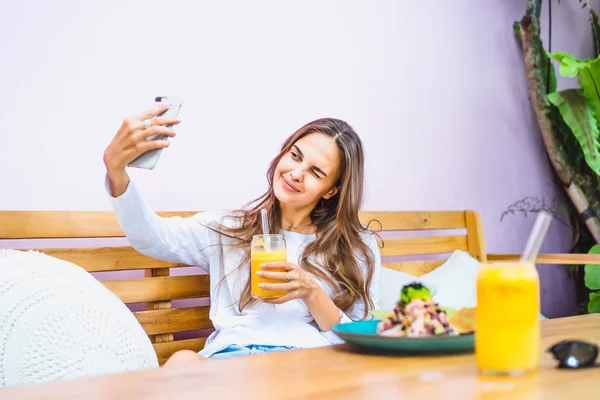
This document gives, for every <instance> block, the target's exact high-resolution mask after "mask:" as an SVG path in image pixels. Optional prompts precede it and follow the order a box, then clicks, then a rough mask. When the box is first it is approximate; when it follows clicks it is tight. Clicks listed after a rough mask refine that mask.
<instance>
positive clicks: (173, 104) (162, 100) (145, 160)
mask: <svg viewBox="0 0 600 400" xmlns="http://www.w3.org/2000/svg"><path fill="white" fill-rule="evenodd" d="M163 104H169V105H170V107H169V108H168V109H167V110H166V111H165V112H163V113H161V114H159V115H157V117H177V116H178V115H179V110H180V109H181V106H182V105H183V102H182V101H181V100H180V99H178V98H176V97H163V96H158V97H156V98H155V99H154V104H153V105H152V108H154V107H156V106H160V105H163ZM166 126H167V127H168V128H170V127H172V126H173V125H166ZM166 138H167V136H165V135H153V136H150V137H149V138H148V139H147V140H163V139H166ZM162 150H163V149H154V150H149V151H147V152H145V153H143V154H141V155H140V156H139V157H137V158H136V159H135V160H133V161H132V162H130V163H129V164H128V166H129V167H135V168H144V169H154V167H156V164H157V163H158V159H159V158H160V154H161V152H162Z"/></svg>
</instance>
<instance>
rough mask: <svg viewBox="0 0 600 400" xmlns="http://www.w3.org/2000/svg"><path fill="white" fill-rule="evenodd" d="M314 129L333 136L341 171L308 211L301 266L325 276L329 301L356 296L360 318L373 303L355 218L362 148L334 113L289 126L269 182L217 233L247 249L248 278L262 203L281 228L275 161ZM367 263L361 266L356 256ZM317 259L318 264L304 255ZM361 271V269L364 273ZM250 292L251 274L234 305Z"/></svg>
mask: <svg viewBox="0 0 600 400" xmlns="http://www.w3.org/2000/svg"><path fill="white" fill-rule="evenodd" d="M315 132H319V133H322V134H325V135H327V136H330V137H332V138H333V139H334V140H335V143H336V144H337V146H338V149H339V152H340V159H341V162H340V177H339V180H338V182H337V183H336V186H339V187H340V190H339V191H338V193H337V194H336V195H334V196H333V197H331V198H330V199H328V200H324V199H321V200H320V201H319V203H318V204H317V205H316V206H315V208H314V209H313V211H312V213H311V220H312V223H313V225H314V226H315V227H316V240H314V241H313V242H312V243H310V244H308V245H307V246H306V248H305V249H304V252H303V254H302V255H301V257H300V264H299V265H300V267H301V268H303V269H304V270H306V271H307V272H309V273H311V274H313V275H314V276H315V277H317V278H318V279H320V280H322V281H324V282H326V283H327V284H328V285H329V286H330V287H331V288H332V289H333V291H334V293H335V295H334V296H333V297H332V300H333V302H334V303H335V305H336V306H337V307H339V308H340V309H341V310H343V311H347V310H348V309H350V308H351V307H352V306H353V305H354V304H355V303H356V302H357V301H359V300H360V301H362V302H363V303H364V304H365V313H364V315H363V318H366V317H367V315H368V309H369V308H371V307H373V302H372V300H371V297H370V296H369V286H370V284H371V279H372V276H373V268H374V261H373V254H372V252H371V250H370V249H369V247H368V246H367V245H366V244H365V242H364V241H363V239H362V237H361V234H362V233H365V232H367V229H366V228H365V227H363V226H362V225H361V223H360V221H359V219H358V212H359V209H360V206H361V205H362V200H363V180H364V151H363V145H362V142H361V140H360V138H359V137H358V135H357V134H356V132H354V130H353V129H352V127H350V125H348V124H347V123H346V122H344V121H341V120H339V119H333V118H323V119H318V120H316V121H313V122H309V123H308V124H306V125H304V126H303V127H301V128H300V129H298V130H297V131H296V132H294V133H293V134H292V135H291V136H290V137H289V138H288V139H287V140H286V141H285V143H284V144H283V146H282V147H281V152H280V153H279V155H277V157H275V158H274V159H273V161H271V164H270V166H269V169H268V171H267V181H268V183H269V188H268V190H267V192H266V193H265V194H263V195H262V196H261V197H259V198H258V199H255V200H253V201H251V202H250V203H248V204H246V205H245V206H244V208H243V209H242V210H238V211H236V212H235V213H234V214H233V215H234V218H238V219H239V223H238V224H235V226H234V227H230V226H229V227H225V226H222V225H221V226H220V228H219V233H221V234H224V235H226V236H228V237H231V238H235V239H237V240H236V242H235V244H233V246H235V247H238V248H242V249H245V250H246V253H245V255H244V257H243V258H242V262H241V265H240V266H239V268H248V277H249V278H250V268H249V262H250V243H251V241H252V236H253V235H259V234H261V233H262V226H261V211H260V210H261V209H262V208H266V209H267V213H268V216H269V231H270V232H281V230H282V225H281V209H280V206H279V201H278V200H277V198H276V197H275V194H274V192H273V179H274V175H275V169H276V167H277V164H278V163H279V161H280V160H281V158H282V157H283V156H285V155H286V154H287V153H288V152H289V151H290V149H291V148H292V145H294V143H296V142H297V141H298V140H299V139H301V138H302V137H304V136H307V135H310V134H311V133H315ZM361 255H362V257H361V258H362V259H361V261H363V262H364V263H365V265H366V266H367V268H366V271H362V270H361V268H360V266H359V262H358V260H357V257H359V256H361ZM311 259H312V260H319V261H320V262H321V263H322V265H321V267H317V266H315V265H313V264H311V262H310V261H309V260H311ZM365 272H366V275H365ZM255 301H256V300H255V299H253V298H252V295H251V288H250V279H248V282H247V284H246V286H245V287H244V289H243V290H242V294H241V298H240V304H239V309H240V311H241V310H243V309H244V308H245V307H247V306H248V305H251V304H253V303H255Z"/></svg>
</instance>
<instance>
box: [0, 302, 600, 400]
mask: <svg viewBox="0 0 600 400" xmlns="http://www.w3.org/2000/svg"><path fill="white" fill-rule="evenodd" d="M567 338H577V339H584V340H588V341H592V342H599V341H600V314H592V315H584V316H577V317H568V318H560V319H553V320H548V321H542V343H543V346H544V349H545V348H547V347H548V346H549V345H550V344H552V343H554V342H557V341H559V340H562V339H567ZM567 396H568V397H567ZM599 397H600V367H598V366H597V367H593V368H588V369H583V370H576V371H571V370H559V369H557V368H555V361H554V360H553V359H552V357H551V355H550V354H547V353H545V354H544V356H543V359H542V368H541V370H540V371H539V372H538V373H536V374H533V375H530V376H525V377H518V378H510V377H483V376H479V375H478V374H477V371H476V367H475V359H474V356H473V354H467V355H452V356H443V357H440V356H422V357H403V356H381V355H377V356H376V355H365V354H358V353H355V352H352V351H350V349H349V346H347V345H342V346H332V347H324V348H317V349H310V350H301V351H291V352H284V353H271V354H264V355H257V356H249V357H238V358H234V359H228V360H201V361H198V362H192V363H189V364H184V365H177V366H174V367H171V368H161V369H155V370H150V371H141V372H134V373H127V374H122V375H112V376H104V377H96V378H86V379H78V380H74V381H70V382H67V381H65V382H55V383H49V384H40V385H34V386H29V387H21V388H6V389H3V390H0V399H11V400H13V399H19V400H28V399H73V400H74V399H84V400H96V399H146V400H149V399H169V400H175V399H193V400H198V399H211V400H212V399H215V400H217V399H355V398H356V399H388V398H389V399H419V400H426V399H444V398H450V399H455V398H456V399H540V400H542V399H543V400H547V399H563V398H571V399H595V398H599Z"/></svg>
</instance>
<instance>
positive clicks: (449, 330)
mask: <svg viewBox="0 0 600 400" xmlns="http://www.w3.org/2000/svg"><path fill="white" fill-rule="evenodd" d="M386 314H387V315H386V316H384V318H383V319H382V320H381V321H380V322H379V324H378V325H377V334H378V335H380V336H391V337H424V336H458V335H459V334H460V333H461V332H460V331H459V330H458V329H457V328H455V327H454V326H452V325H451V324H450V322H449V317H448V312H447V310H445V309H442V308H441V307H440V306H439V305H438V304H437V303H436V302H434V301H433V300H432V299H431V291H430V290H429V289H428V288H426V287H425V286H423V285H422V284H420V283H416V282H414V283H411V284H409V285H406V286H404V287H403V288H402V290H401V291H400V300H399V301H398V303H397V304H396V306H395V307H394V310H393V311H391V312H389V313H386ZM382 316H383V315H382Z"/></svg>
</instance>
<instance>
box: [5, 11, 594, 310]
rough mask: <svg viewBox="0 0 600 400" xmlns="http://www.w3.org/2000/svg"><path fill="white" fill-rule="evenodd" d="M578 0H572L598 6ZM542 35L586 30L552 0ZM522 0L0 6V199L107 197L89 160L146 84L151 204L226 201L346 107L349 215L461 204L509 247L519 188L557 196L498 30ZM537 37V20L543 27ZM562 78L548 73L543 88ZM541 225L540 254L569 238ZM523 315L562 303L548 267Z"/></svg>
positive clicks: (260, 180)
mask: <svg viewBox="0 0 600 400" xmlns="http://www.w3.org/2000/svg"><path fill="white" fill-rule="evenodd" d="M598 3H599V2H598V0H596V1H594V2H592V4H594V6H595V7H597V6H598ZM553 6H554V10H553V11H554V21H553V22H554V28H553V33H552V36H553V47H554V49H561V50H566V51H571V52H574V53H576V54H578V55H580V56H588V55H591V53H592V42H591V36H590V32H589V28H588V25H587V22H586V19H587V16H586V14H585V13H583V12H581V10H580V6H579V5H578V3H577V2H575V1H571V2H567V1H563V2H562V3H561V4H560V5H559V4H557V1H556V0H553ZM524 10H525V1H524V0H521V1H516V0H509V1H494V2H492V1H476V0H470V1H461V2H425V3H424V2H412V3H410V2H399V1H396V0H387V1H378V2H367V1H326V2H323V1H305V2H302V4H301V5H300V3H297V4H296V5H290V4H289V3H282V2H278V1H275V0H271V1H253V2H245V1H237V2H184V1H170V2H164V1H143V2H142V1H141V0H140V1H129V2H122V1H116V0H107V1H102V2H93V3H92V2H77V1H74V0H61V1H53V2H51V3H50V2H42V1H21V2H17V1H9V2H8V3H7V4H6V5H5V7H3V12H2V14H1V15H0V38H1V41H0V52H1V54H2V55H3V57H2V59H3V62H2V63H1V64H0V74H1V76H3V77H4V78H5V79H2V80H1V81H0V93H2V96H1V97H0V109H2V118H0V132H2V137H3V138H5V141H4V142H3V143H4V145H3V146H2V147H0V171H2V173H1V174H0V188H1V189H0V190H1V196H0V209H56V210H61V209H109V204H108V201H107V199H106V197H105V193H104V191H103V190H104V189H103V165H102V152H103V150H104V147H105V146H106V145H107V143H108V142H109V141H110V139H111V137H112V135H113V134H114V132H115V130H116V129H117V128H118V126H119V123H120V121H121V120H122V119H123V117H125V116H126V115H128V114H130V113H133V112H136V111H138V110H142V109H144V108H146V107H147V106H148V105H149V100H151V99H152V98H153V97H154V96H156V95H170V94H172V95H177V96H180V97H182V98H183V99H184V101H185V104H184V107H183V110H182V114H181V117H182V119H183V121H184V122H183V123H182V125H181V126H180V128H179V129H178V133H179V135H178V137H177V138H176V139H175V140H174V141H173V145H172V146H171V148H170V149H169V150H168V151H166V152H165V153H164V154H163V156H162V158H161V161H160V163H159V165H158V167H157V169H155V170H154V171H152V172H148V171H131V174H132V176H133V178H134V179H135V180H136V182H137V183H138V186H139V188H140V190H141V191H142V193H143V194H144V196H145V198H146V199H147V201H148V202H149V204H150V205H151V206H152V207H154V208H155V209H170V210H184V209H185V210H198V209H213V208H234V207H238V206H240V205H241V204H243V203H244V202H246V201H247V200H249V199H251V198H254V197H256V196H257V195H258V194H260V193H261V192H262V190H263V189H264V185H265V182H264V172H265V169H266V167H267V164H268V161H269V160H270V159H271V157H272V156H273V154H274V153H275V152H276V149H277V147H278V146H279V145H280V143H281V141H282V140H283V139H284V138H285V137H286V136H287V135H288V134H289V133H291V132H292V131H293V130H295V129H296V128H298V127H299V126H300V125H302V124H303V123H305V122H307V121H309V120H311V119H314V118H318V117H321V116H335V117H339V118H344V119H347V120H348V121H349V122H350V123H351V124H352V125H353V126H354V127H355V128H356V129H357V131H358V132H359V133H360V134H361V135H362V137H363V139H364V142H365V145H366V148H367V151H368V165H367V190H366V204H365V208H366V209H371V210H376V209H377V210H400V209H404V210H413V209H440V210H446V209H467V208H470V209H475V210H478V211H479V212H480V213H481V215H482V219H483V225H484V232H485V240H486V242H487V248H488V251H489V252H518V251H521V249H522V247H523V245H524V242H525V238H526V235H527V232H528V230H529V229H530V228H531V225H532V223H533V220H532V219H531V218H527V219H526V218H523V217H520V216H515V217H509V218H507V219H505V220H504V222H502V223H500V215H501V214H502V212H503V211H504V210H505V209H506V207H507V206H508V205H509V204H511V203H513V202H515V201H517V200H519V199H521V198H523V197H525V196H540V197H545V198H547V199H549V200H551V199H553V198H562V194H561V193H560V192H559V190H558V189H557V187H556V185H555V183H554V176H553V173H552V170H551V169H550V167H549V165H548V161H547V157H546V154H545V150H544V148H543V144H542V141H541V138H540V135H539V133H538V128H537V126H536V123H535V120H534V117H533V114H532V112H531V107H530V104H529V100H528V95H527V90H526V85H525V80H524V71H523V63H522V60H521V53H520V50H519V49H518V47H517V45H516V42H515V40H514V37H513V33H512V22H513V21H514V20H515V19H520V18H521V16H522V15H523V13H524ZM544 29H545V26H544ZM568 84H570V82H565V81H561V85H563V86H564V85H568ZM569 235H570V232H569V230H568V229H566V228H562V227H561V226H560V225H559V224H554V225H553V226H552V228H551V232H550V235H549V238H548V240H547V242H546V243H545V244H544V247H543V251H553V252H560V251H566V250H568V248H569ZM540 270H541V273H542V282H543V284H542V286H543V312H544V313H546V314H547V315H549V316H558V315H566V314H569V313H573V312H574V301H573V290H572V282H569V281H568V280H567V279H566V275H565V272H564V268H563V267H551V266H544V267H540Z"/></svg>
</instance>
